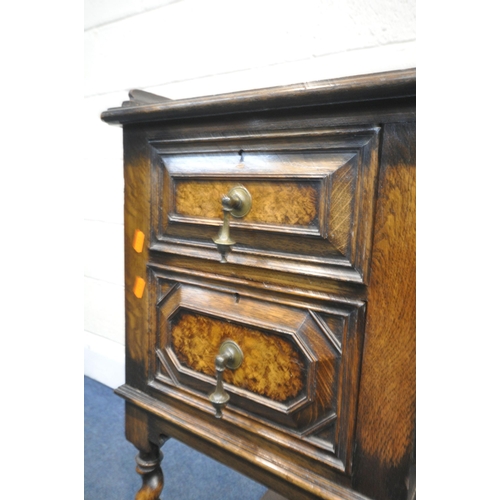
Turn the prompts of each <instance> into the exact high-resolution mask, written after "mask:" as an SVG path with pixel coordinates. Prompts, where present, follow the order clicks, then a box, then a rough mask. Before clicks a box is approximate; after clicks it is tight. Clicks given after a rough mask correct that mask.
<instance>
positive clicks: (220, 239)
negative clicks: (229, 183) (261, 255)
mask: <svg viewBox="0 0 500 500" xmlns="http://www.w3.org/2000/svg"><path fill="white" fill-rule="evenodd" d="M221 201H222V210H223V211H224V221H223V223H222V227H221V228H220V231H219V234H218V235H217V238H213V241H214V243H215V244H216V245H217V250H219V252H220V255H221V259H220V261H221V262H222V263H225V262H227V259H226V255H227V253H228V252H229V251H230V250H231V246H232V245H234V244H235V243H236V242H235V241H234V240H233V239H232V238H231V235H230V234H229V215H232V216H233V217H238V218H240V217H244V216H245V215H246V214H247V213H248V212H250V209H251V208H252V196H251V195H250V193H249V192H248V190H247V189H246V188H245V187H243V186H236V187H234V188H232V189H231V190H230V191H229V193H227V194H225V195H224V196H223V197H222V200H221Z"/></svg>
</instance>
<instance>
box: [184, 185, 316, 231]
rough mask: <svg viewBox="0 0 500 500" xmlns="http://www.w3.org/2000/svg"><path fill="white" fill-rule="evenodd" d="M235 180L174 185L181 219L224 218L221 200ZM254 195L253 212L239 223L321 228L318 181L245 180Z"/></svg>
mask: <svg viewBox="0 0 500 500" xmlns="http://www.w3.org/2000/svg"><path fill="white" fill-rule="evenodd" d="M233 186H234V181H185V180H181V179H180V180H178V181H177V182H176V184H175V190H174V191H175V195H174V196H175V213H176V214H177V215H179V216H181V217H186V218H187V217H193V218H195V217H196V218H206V219H220V218H222V205H221V201H220V200H221V197H222V196H223V195H224V194H225V193H227V192H228V191H229V190H230V189H231V188H232V187H233ZM245 187H246V188H247V189H248V191H249V192H250V194H251V195H252V210H251V211H250V212H249V213H248V214H247V215H246V216H245V218H244V220H242V221H241V222H240V226H244V225H245V224H247V223H252V222H255V223H259V224H271V225H274V226H292V227H294V226H298V227H309V226H312V227H316V226H317V225H318V212H319V209H318V208H319V207H318V198H319V196H318V195H319V188H320V186H319V183H318V182H314V183H311V182H289V181H274V182H273V181H261V182H255V181H251V180H246V181H245Z"/></svg>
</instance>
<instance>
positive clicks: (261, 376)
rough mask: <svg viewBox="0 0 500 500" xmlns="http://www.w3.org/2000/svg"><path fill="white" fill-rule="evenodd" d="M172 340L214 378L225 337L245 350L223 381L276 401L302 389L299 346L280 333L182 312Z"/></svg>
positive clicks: (181, 354)
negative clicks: (236, 365)
mask: <svg viewBox="0 0 500 500" xmlns="http://www.w3.org/2000/svg"><path fill="white" fill-rule="evenodd" d="M171 328H172V330H171V332H172V333H171V335H172V343H173V346H174V350H175V353H176V354H177V357H178V358H179V360H180V361H181V362H183V363H184V364H185V365H186V366H188V367H189V368H192V369H193V370H196V371H201V372H202V373H205V374H207V375H211V376H213V377H215V357H216V356H217V353H218V352H219V347H220V345H221V344H222V342H224V341H225V340H233V341H234V342H236V343H237V344H238V345H239V347H240V349H241V350H242V351H243V353H244V359H243V363H242V365H241V366H240V368H238V369H237V370H234V371H233V370H229V369H227V370H225V371H224V380H225V381H226V382H227V383H229V384H233V385H235V386H237V387H241V388H243V389H247V390H249V391H252V392H255V393H257V394H261V395H263V396H265V397H268V398H270V399H273V400H274V401H286V400H288V399H291V398H293V397H295V396H297V395H298V394H299V393H300V391H301V390H302V389H303V387H304V384H305V381H304V375H305V366H304V362H303V361H302V359H301V355H300V354H299V352H298V350H297V348H296V347H294V346H293V345H292V343H291V342H290V341H289V340H287V339H285V338H283V337H280V336H278V335H270V334H269V333H264V332H262V331H259V330H257V329H254V328H249V327H247V326H243V325H237V324H234V323H229V322H227V321H223V320H220V319H216V318H210V317H208V316H202V315H200V314H196V315H194V314H189V313H186V312H183V313H181V314H179V315H178V316H177V317H176V318H175V322H173V324H172V327H171Z"/></svg>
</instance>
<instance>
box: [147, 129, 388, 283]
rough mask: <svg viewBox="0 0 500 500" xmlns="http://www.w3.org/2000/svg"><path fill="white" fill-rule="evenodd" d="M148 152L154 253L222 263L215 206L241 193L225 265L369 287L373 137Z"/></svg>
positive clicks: (313, 136) (163, 145) (320, 135)
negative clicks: (244, 200) (247, 203)
mask: <svg viewBox="0 0 500 500" xmlns="http://www.w3.org/2000/svg"><path fill="white" fill-rule="evenodd" d="M188 142H189V141H188ZM151 146H152V148H153V155H152V156H153V161H152V166H153V171H152V175H153V182H152V185H153V186H154V189H155V192H154V193H153V207H152V213H153V217H154V221H153V225H154V235H153V241H152V249H153V250H156V251H159V252H167V253H175V254H179V255H188V256H193V257H198V258H205V259H212V260H215V261H217V260H219V259H220V256H219V254H218V252H217V249H216V247H215V244H214V243H213V241H212V239H213V238H214V237H215V236H216V235H217V232H218V228H219V227H220V226H221V223H222V217H223V210H222V204H221V198H222V196H223V195H224V194H227V193H228V192H229V191H230V190H231V189H232V188H233V187H235V186H238V185H242V186H244V187H245V188H246V189H247V190H248V192H249V193H250V195H251V198H252V207H251V210H250V211H249V212H248V214H246V215H245V216H244V217H242V218H233V219H232V220H231V221H230V226H231V237H232V238H233V239H234V240H235V241H236V244H235V245H234V246H233V248H232V250H231V252H230V253H229V256H228V261H229V262H231V263H235V264H241V265H246V266H252V267H260V268H267V269H273V270H280V271H284V272H291V273H300V274H306V275H314V276H319V277H327V278H336V279H341V280H346V281H353V282H358V283H363V282H366V280H367V271H368V265H369V257H370V242H371V231H372V220H373V199H374V190H375V177H376V171H377V157H378V153H377V150H378V129H377V128H368V129H356V130H351V129H347V130H335V129H331V130H321V131H318V130H316V131H314V132H310V133H308V132H305V131H303V132H296V133H295V134H294V135H292V136H284V137H280V136H279V135H278V136H273V137H267V138H266V136H265V135H264V136H262V137H260V138H259V139H252V140H250V139H247V140H245V139H239V140H238V141H230V140H228V139H225V140H208V139H205V140H204V139H197V141H195V142H193V143H191V142H189V143H188V144H183V143H182V142H180V141H160V140H155V141H152V142H151Z"/></svg>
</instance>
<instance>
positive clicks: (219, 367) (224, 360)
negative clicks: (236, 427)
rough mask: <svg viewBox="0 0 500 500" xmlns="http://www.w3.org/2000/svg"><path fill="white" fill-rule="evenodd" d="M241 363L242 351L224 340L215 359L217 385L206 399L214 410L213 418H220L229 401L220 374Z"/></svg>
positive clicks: (234, 344) (235, 367)
mask: <svg viewBox="0 0 500 500" xmlns="http://www.w3.org/2000/svg"><path fill="white" fill-rule="evenodd" d="M242 362H243V351H242V350H241V349H240V346H239V345H238V344H237V343H236V342H233V341H232V340H226V341H225V342H223V343H222V344H221V346H220V348H219V354H217V356H216V357H215V371H216V373H217V385H216V387H215V391H214V392H212V393H211V394H210V395H209V396H208V399H209V400H210V402H211V403H212V405H213V407H214V408H215V418H222V410H223V408H225V407H226V405H227V402H228V401H229V394H228V393H227V392H226V391H225V389H224V385H223V383H222V374H223V373H224V370H225V369H226V368H229V369H230V370H236V369H237V368H239V367H240V366H241V363H242Z"/></svg>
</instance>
